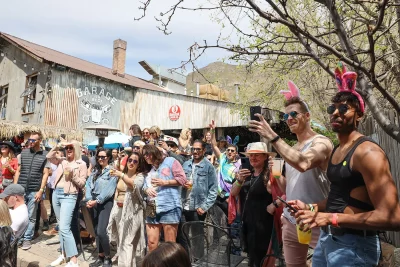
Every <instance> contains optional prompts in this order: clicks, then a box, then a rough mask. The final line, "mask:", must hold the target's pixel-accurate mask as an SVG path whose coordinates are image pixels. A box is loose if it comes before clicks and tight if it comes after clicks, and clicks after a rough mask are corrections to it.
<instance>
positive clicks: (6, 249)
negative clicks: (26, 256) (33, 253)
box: [0, 226, 18, 267]
mask: <svg viewBox="0 0 400 267" xmlns="http://www.w3.org/2000/svg"><path fill="white" fill-rule="evenodd" d="M13 238H14V231H13V229H12V228H11V227H10V226H1V227H0V266H2V267H11V266H16V264H17V263H16V262H14V260H15V258H16V257H15V253H16V251H17V250H18V245H17V242H14V244H13V242H12V239H13ZM15 241H16V240H15Z"/></svg>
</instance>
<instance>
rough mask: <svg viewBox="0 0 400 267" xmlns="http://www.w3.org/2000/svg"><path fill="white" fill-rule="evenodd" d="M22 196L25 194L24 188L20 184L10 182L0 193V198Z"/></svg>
mask: <svg viewBox="0 0 400 267" xmlns="http://www.w3.org/2000/svg"><path fill="white" fill-rule="evenodd" d="M15 195H17V196H23V195H25V188H24V187H23V186H22V185H20V184H10V185H9V186H7V187H6V189H4V191H3V193H1V194H0V199H3V198H6V197H8V196H15Z"/></svg>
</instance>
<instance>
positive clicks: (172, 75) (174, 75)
mask: <svg viewBox="0 0 400 267" xmlns="http://www.w3.org/2000/svg"><path fill="white" fill-rule="evenodd" d="M139 64H140V65H141V66H142V67H143V68H144V69H145V70H146V71H147V72H148V73H149V74H150V75H153V76H155V77H158V76H159V75H161V78H167V79H169V80H172V81H175V82H177V83H180V84H182V85H186V76H185V75H183V74H180V73H178V72H176V71H171V70H169V69H167V68H166V67H163V66H158V65H154V64H150V63H148V62H147V61H145V60H142V61H140V62H139Z"/></svg>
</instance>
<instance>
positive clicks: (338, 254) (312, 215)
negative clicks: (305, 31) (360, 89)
mask: <svg viewBox="0 0 400 267" xmlns="http://www.w3.org/2000/svg"><path fill="white" fill-rule="evenodd" d="M335 75H336V83H337V85H338V88H339V92H338V93H337V94H336V95H335V96H334V97H333V98H332V104H331V105H330V106H329V107H328V108H327V112H328V114H329V115H330V122H331V125H332V129H333V130H334V131H335V132H336V133H337V134H338V138H339V142H340V144H339V146H337V147H335V149H334V150H333V153H332V156H331V158H330V161H329V165H328V170H327V175H328V178H329V180H330V182H331V186H330V192H329V195H328V197H327V199H324V200H323V201H320V202H314V203H312V204H305V203H309V202H304V201H301V199H300V200H294V201H289V203H290V204H292V205H293V206H294V207H297V209H298V210H299V211H298V212H297V213H296V215H295V216H296V220H297V223H298V224H299V225H300V226H303V230H305V231H306V230H307V229H309V228H311V229H312V228H315V227H320V228H321V235H320V239H319V241H318V245H317V247H316V248H315V250H314V256H313V260H312V261H313V266H316V267H322V266H377V265H378V262H379V256H380V252H381V249H380V242H379V238H378V235H377V231H378V230H394V231H399V230H400V206H399V200H398V199H399V198H398V193H397V189H396V186H395V184H394V182H393V179H392V175H391V173H390V164H389V161H388V159H387V157H386V154H385V152H384V151H383V150H382V149H381V148H380V147H379V145H377V144H376V143H375V142H374V141H373V140H372V139H371V138H369V137H366V136H364V135H362V134H361V133H359V132H358V131H357V126H358V124H359V122H360V120H361V119H362V117H363V115H364V101H363V99H362V98H361V96H360V95H359V94H358V93H357V92H356V91H355V87H356V79H357V74H356V73H354V72H347V71H346V68H345V66H344V65H343V63H341V62H339V66H338V68H336V70H335ZM311 208H312V209H313V210H314V211H311V210H310V209H311Z"/></svg>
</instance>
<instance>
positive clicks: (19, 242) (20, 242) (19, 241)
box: [18, 238, 24, 248]
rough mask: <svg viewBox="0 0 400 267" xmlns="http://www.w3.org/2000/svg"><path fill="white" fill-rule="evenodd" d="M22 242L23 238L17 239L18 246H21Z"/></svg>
mask: <svg viewBox="0 0 400 267" xmlns="http://www.w3.org/2000/svg"><path fill="white" fill-rule="evenodd" d="M23 243H24V239H23V238H21V239H20V240H18V247H19V248H20V247H22V244H23Z"/></svg>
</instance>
